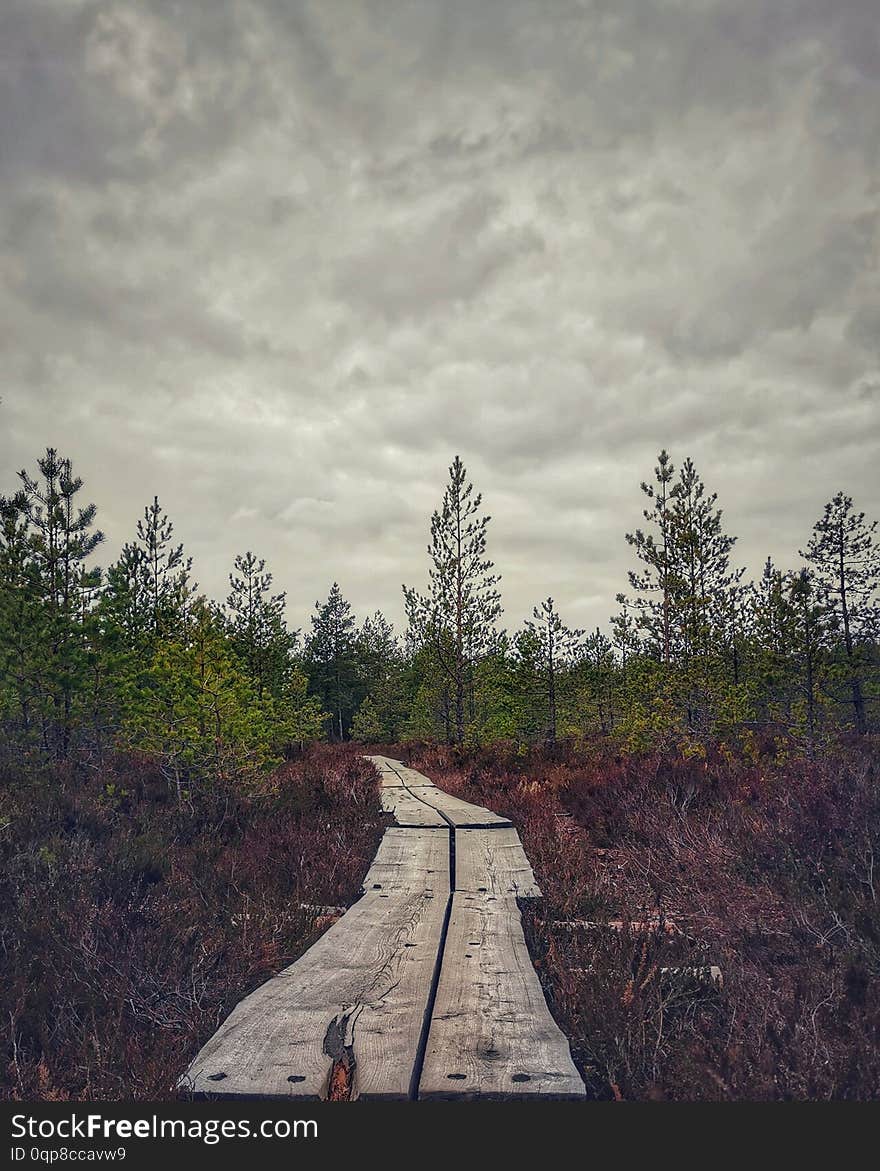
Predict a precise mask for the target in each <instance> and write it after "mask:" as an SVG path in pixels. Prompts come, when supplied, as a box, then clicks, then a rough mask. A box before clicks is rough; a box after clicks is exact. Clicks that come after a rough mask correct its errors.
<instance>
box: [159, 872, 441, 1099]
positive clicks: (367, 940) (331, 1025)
mask: <svg viewBox="0 0 880 1171" xmlns="http://www.w3.org/2000/svg"><path fill="white" fill-rule="evenodd" d="M447 901H448V899H447V897H446V896H444V895H441V894H439V893H438V894H435V893H433V892H430V891H426V890H417V891H397V892H391V893H387V892H385V891H373V890H370V891H369V892H368V893H367V894H365V895H364V897H363V898H362V899H361V900H360V901H359V902H357V903H355V904H354V906H353V907H351V908H350V909H349V911H348V912H347V913H346V914H345V915H344V916H343V917H342V918H341V919H340V920H339V921H338V922H337V923H336V924H334V926H333V927H331V928H330V929H329V931H327V932H326V934H325V935H323V936H322V937H321V938H320V939H319V940H318V942H317V943H316V944H314V946H313V947H311V948H310V949H309V950H308V951H307V952H306V953H305V955H303V956H302V957H301V958H300V959H299V960H297V961H296V963H295V964H292V965H291V966H290V967H289V968H286V969H285V970H284V971H283V972H281V973H280V974H279V975H278V976H275V977H274V979H272V980H269V981H267V983H265V984H263V985H262V986H261V987H260V988H258V989H257V990H256V992H253V993H252V994H251V995H250V996H248V997H246V998H245V999H244V1000H243V1001H241V1003H240V1004H239V1005H238V1006H237V1007H236V1008H235V1009H234V1010H233V1011H232V1013H231V1014H230V1016H229V1017H228V1018H227V1019H226V1021H225V1022H224V1024H223V1025H222V1026H221V1028H220V1029H219V1030H218V1032H216V1033H215V1034H214V1036H213V1037H212V1038H211V1039H210V1040H209V1041H208V1042H207V1044H206V1045H205V1046H204V1048H203V1049H202V1050H201V1052H200V1053H199V1054H198V1055H197V1057H196V1058H195V1060H194V1061H193V1062H192V1064H191V1066H190V1067H189V1069H188V1071H187V1073H186V1074H185V1075H184V1078H183V1079H181V1083H180V1085H181V1088H184V1089H188V1090H190V1091H191V1092H195V1093H199V1094H210V1095H212V1096H214V1095H216V1096H234V1095H247V1096H251V1097H266V1098H274V1097H285V1098H286V1097H298V1098H323V1097H326V1096H327V1092H328V1084H329V1080H330V1075H331V1070H332V1068H333V1065H334V1060H337V1061H338V1060H346V1061H347V1060H348V1059H349V1058H350V1057H353V1059H354V1062H355V1064H354V1070H353V1089H352V1095H351V1096H352V1097H360V1098H376V1099H381V1098H406V1097H407V1096H408V1095H409V1093H410V1088H411V1086H410V1083H411V1080H412V1078H413V1070H414V1066H415V1061H416V1054H417V1052H418V1047H419V1037H420V1034H421V1030H422V1026H423V1022H424V1018H425V1013H426V1009H427V1003H428V998H429V993H430V989H431V984H432V978H433V973H434V968H435V963H436V958H437V953H438V950H439V946H440V939H441V931H442V925H443V919H444V914H445V911H446V905H447Z"/></svg>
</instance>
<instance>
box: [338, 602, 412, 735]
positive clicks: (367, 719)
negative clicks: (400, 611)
mask: <svg viewBox="0 0 880 1171" xmlns="http://www.w3.org/2000/svg"><path fill="white" fill-rule="evenodd" d="M355 652H356V655H357V661H358V673H359V676H360V682H361V685H362V687H363V689H364V692H365V695H364V698H363V699H362V700H361V702H360V706H359V707H358V710H357V712H356V714H355V717H354V720H353V722H352V735H353V736H354V737H355V739H357V740H362V741H365V742H367V741H373V742H375V743H391V742H393V741H395V740H396V739H397V738H398V736H399V734H400V730H401V728H402V726H403V723H404V720H405V719H406V717H407V714H408V712H409V707H410V694H409V686H408V681H407V677H406V674H407V673H406V663H405V660H404V655H403V651H402V649H401V647H400V643H399V642H398V639H397V638H396V637H395V634H394V628H393V627H392V625H391V623H390V622H389V621H388V620H387V619H386V618H385V616H384V614H382V613H381V612H380V611H378V610H377V611H376V613H375V614H374V615H373V616H372V617H370V618H366V619H364V623H363V625H362V626H361V629H360V631H359V632H358V635H357V638H356V640H355Z"/></svg>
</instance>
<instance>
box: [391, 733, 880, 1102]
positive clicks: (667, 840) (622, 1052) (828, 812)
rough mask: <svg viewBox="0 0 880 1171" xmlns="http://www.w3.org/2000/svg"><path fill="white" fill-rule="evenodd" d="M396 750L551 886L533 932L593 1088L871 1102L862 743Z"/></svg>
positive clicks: (875, 803)
mask: <svg viewBox="0 0 880 1171" xmlns="http://www.w3.org/2000/svg"><path fill="white" fill-rule="evenodd" d="M400 751H403V750H398V753H399V752H400ZM408 761H409V762H410V763H411V764H412V765H413V766H414V767H416V768H419V769H421V770H423V771H424V772H426V773H428V774H429V775H430V776H431V777H432V778H433V779H434V780H435V781H436V782H437V783H438V784H440V785H442V786H443V787H444V788H446V789H449V790H450V791H451V792H454V793H456V794H457V795H459V796H462V797H464V798H465V799H467V800H469V801H473V802H476V803H478V804H483V805H487V806H489V807H490V808H492V809H494V810H497V811H498V812H499V813H503V814H506V815H508V816H509V817H511V818H512V819H513V820H514V822H515V823H516V825H517V826H518V828H519V830H520V833H521V835H522V838H523V843H524V845H525V848H526V852H527V853H528V855H529V858H530V860H531V862H532V865H533V867H534V869H535V872H536V876H537V878H538V881H539V883H540V885H541V887H542V889H543V891H544V896H545V897H544V898H543V899H542V900H540V901H538V902H535V903H524V904H523V912H524V920H525V925H526V934H527V938H528V939H529V944H530V947H531V950H532V955H533V959H534V961H535V964H536V966H537V968H538V971H539V973H540V975H541V978H542V981H543V983H544V985H545V989H546V991H547V994H548V998H549V1001H550V1004H551V1007H552V1009H553V1012H554V1014H555V1016H556V1018H557V1020H558V1021H559V1023H560V1025H561V1027H562V1028H563V1030H564V1031H565V1032H566V1033H567V1035H568V1036H569V1038H570V1039H571V1042H572V1050H573V1053H574V1056H575V1060H576V1061H577V1063H578V1064H579V1066H580V1068H581V1070H582V1072H583V1074H584V1077H585V1080H586V1082H587V1085H588V1088H589V1091H590V1093H591V1094H592V1095H593V1096H594V1097H597V1098H630V1099H631V1098H659V1099H666V1098H669V1099H829V1098H850V1099H853V1098H858V1099H867V1098H876V1097H877V1096H878V1094H880V992H878V976H880V907H878V902H877V896H878V875H877V872H876V860H877V859H878V858H880V785H878V781H880V768H878V762H877V756H876V747H874V748H872V746H871V745H870V744H867V745H865V744H863V745H861V746H858V747H852V748H850V749H841V750H840V751H839V752H838V753H837V754H836V755H835V756H834V757H833V758H829V759H827V760H824V761H819V762H813V763H810V762H805V761H802V760H798V761H784V760H781V759H775V758H774V756H773V755H772V754H768V755H766V756H764V757H762V758H761V759H760V761H759V763H757V764H753V763H748V764H747V763H741V764H739V763H735V762H734V763H732V762H730V761H729V760H728V759H723V758H721V757H720V756H719V757H717V758H715V757H713V755H712V753H709V755H708V758H707V759H706V760H695V761H688V760H685V759H682V758H673V757H668V756H662V755H658V754H652V755H645V756H640V757H639V756H626V757H622V756H619V755H615V754H613V753H612V752H609V751H604V750H599V751H597V752H596V754H595V755H583V754H581V755H575V754H573V753H571V754H567V753H565V752H564V751H562V750H558V751H557V752H555V753H553V754H550V755H548V754H541V753H539V752H535V753H533V754H532V755H531V756H528V757H523V756H522V755H520V754H517V753H515V752H513V751H511V752H509V753H506V752H505V751H504V750H503V749H495V750H493V751H492V752H488V751H479V750H477V751H470V752H468V751H460V750H454V749H449V748H437V747H433V746H431V747H427V746H425V747H420V748H412V749H411V750H409V752H408ZM713 965H715V966H718V967H719V968H720V969H721V977H722V980H721V982H720V983H719V982H718V981H717V980H715V979H713V978H711V977H707V976H706V974H705V973H703V974H702V976H701V974H700V973H699V972H696V973H695V972H693V971H690V970H688V969H695V968H696V969H705V968H709V967H711V966H713ZM669 969H672V971H670V970H669Z"/></svg>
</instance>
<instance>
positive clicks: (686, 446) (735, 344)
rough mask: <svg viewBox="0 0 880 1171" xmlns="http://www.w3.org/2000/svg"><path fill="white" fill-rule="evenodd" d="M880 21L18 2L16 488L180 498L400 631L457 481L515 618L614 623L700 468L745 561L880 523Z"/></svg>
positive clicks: (205, 521) (779, 0) (5, 432)
mask: <svg viewBox="0 0 880 1171" xmlns="http://www.w3.org/2000/svg"><path fill="white" fill-rule="evenodd" d="M878 145H880V21H878V20H877V18H876V4H875V0H838V2H837V3H835V4H831V3H828V2H827V0H738V2H737V3H732V2H730V0H653V2H648V0H617V2H616V3H614V4H610V3H608V4H606V3H599V2H598V0H596V2H589V0H583V2H576V0H532V2H525V0H480V3H479V4H475V3H473V2H472V0H443V2H441V0H411V2H408V3H403V2H401V3H391V2H388V0H382V2H379V0H375V2H373V3H370V2H367V0H359V2H353V0H351V2H349V0H321V2H319V0H313V2H311V3H306V2H293V0H238V2H235V3H233V2H231V0H186V2H183V0H180V2H172V0H140V2H139V3H137V4H135V3H131V2H129V0H115V2H114V0H81V2H80V0H63V2H62V0H8V2H7V3H6V4H5V5H3V8H2V12H0V208H2V212H0V215H2V221H0V267H2V282H0V339H2V345H3V352H4V369H5V372H6V378H5V386H4V389H3V391H2V399H3V401H2V405H0V413H2V419H3V424H4V426H3V429H2V433H0V444H2V451H3V455H4V460H5V466H6V469H7V471H6V475H5V479H6V481H7V482H6V483H5V484H4V485H2V486H0V490H3V491H8V490H10V488H11V487H12V486H13V482H14V469H15V468H17V467H19V466H22V465H23V464H26V463H28V464H29V463H31V462H32V461H33V459H34V458H35V457H36V455H37V454H38V452H39V450H40V449H41V447H43V446H45V445H46V444H47V443H54V444H56V445H58V446H60V447H62V448H63V449H64V450H66V451H68V452H69V453H70V454H71V455H73V456H74V458H75V459H76V461H77V463H78V465H79V468H80V470H81V472H82V473H83V474H84V475H85V476H86V479H87V482H88V486H89V489H90V491H91V494H92V495H93V497H94V498H95V499H96V500H97V502H98V504H99V506H100V509H101V521H102V526H103V527H104V528H105V529H106V530H107V532H108V535H109V538H110V541H109V546H110V549H111V550H113V549H115V548H117V547H118V545H119V543H120V542H121V541H122V540H124V539H125V538H126V537H127V536H128V535H129V534H130V532H131V530H132V528H133V525H134V522H135V520H136V518H137V515H138V514H139V512H140V511H141V509H142V507H143V503H144V502H145V501H146V500H147V499H148V498H149V497H151V496H152V494H153V492H154V491H158V492H159V493H160V495H161V497H162V499H163V502H164V503H165V505H166V507H167V508H168V510H169V512H171V514H172V515H173V516H174V517H175V519H176V522H177V527H178V532H179V536H180V537H181V539H183V540H185V541H186V543H187V544H188V546H189V547H190V548H191V551H192V552H193V553H194V555H195V557H196V560H197V563H198V567H199V578H200V581H201V582H202V584H203V585H204V586H205V588H207V589H209V590H211V591H212V592H214V593H215V594H217V595H221V594H222V593H223V592H224V581H225V575H226V572H227V571H228V565H229V563H230V562H231V559H232V557H233V555H234V553H235V552H237V551H239V550H241V549H244V548H248V547H249V548H253V549H255V550H257V551H258V552H259V553H260V554H261V555H263V556H266V557H267V559H268V560H269V562H270V564H271V566H272V567H273V568H274V570H275V572H276V577H277V579H278V582H279V584H280V585H283V586H285V587H287V589H288V591H289V594H290V599H291V610H292V616H293V617H294V618H295V620H296V621H298V622H302V621H304V620H305V619H306V615H307V612H308V609H309V607H310V606H311V604H312V602H313V601H314V599H315V598H316V597H318V596H319V595H320V594H323V593H326V589H327V587H328V585H329V583H330V581H331V580H332V579H333V578H338V579H339V580H340V582H341V584H342V586H343V589H344V590H346V591H347V593H348V594H349V595H350V596H351V598H352V600H353V601H354V602H355V603H356V605H357V607H358V609H359V610H360V611H361V612H362V613H363V612H366V611H368V610H371V609H374V608H376V607H377V606H382V607H384V608H386V609H387V610H388V611H389V612H390V613H391V614H392V615H393V616H395V617H398V618H399V616H400V613H401V606H400V595H399V585H400V582H401V580H406V581H418V580H421V579H422V578H423V577H424V572H425V565H424V546H425V543H426V540H427V519H428V515H429V513H430V511H431V509H432V508H433V507H434V506H435V505H436V504H437V502H438V500H439V496H440V493H441V491H442V487H443V480H444V477H445V474H446V467H447V464H448V463H449V461H450V459H451V457H452V455H453V454H454V453H455V452H456V451H459V452H461V454H462V456H463V457H464V459H465V461H466V463H467V464H468V466H469V468H470V470H471V472H472V474H473V476H474V478H475V479H476V481H477V485H478V487H479V488H480V489H481V490H482V491H483V493H484V497H485V504H486V507H487V509H488V510H489V511H490V512H492V513H493V516H494V518H495V519H494V520H493V524H492V533H493V536H492V552H493V555H494V556H495V559H496V561H497V563H498V567H499V569H500V570H501V571H502V573H503V574H504V582H503V586H504V592H505V601H506V604H507V609H508V619H509V621H510V622H512V623H515V622H518V621H519V620H520V618H521V617H522V616H523V615H525V614H526V613H527V612H528V610H529V609H530V608H531V605H532V604H533V603H534V602H535V601H536V600H537V599H538V598H539V597H542V596H546V595H547V594H548V593H553V594H554V596H555V597H556V598H557V600H558V601H559V603H560V605H562V606H563V607H564V608H565V609H566V611H567V612H568V613H569V614H570V616H571V619H572V621H575V622H577V623H578V624H580V625H594V624H595V623H596V622H602V621H604V619H605V617H606V615H607V613H608V611H609V610H610V608H611V607H612V605H613V598H614V594H615V593H616V592H617V590H618V589H620V588H622V587H624V585H625V582H626V569H627V566H628V564H629V561H628V550H627V546H626V543H625V541H624V539H623V534H624V532H625V531H626V530H627V529H629V528H632V527H633V526H634V525H636V524H637V523H638V522H639V518H640V509H641V501H640V498H639V496H640V494H639V490H638V484H639V481H640V480H641V479H643V478H645V477H647V476H649V475H650V469H651V467H652V466H653V464H654V461H655V457H656V452H657V450H658V449H659V447H660V446H661V445H666V446H668V447H669V448H670V449H671V450H672V452H673V455H674V457H675V458H676V459H677V460H678V461H679V462H680V460H681V459H682V458H683V457H684V456H685V455H687V454H690V455H692V456H693V457H694V459H695V460H696V462H697V464H698V467H700V468H701V469H702V470H703V472H704V474H705V476H706V478H707V480H708V481H709V484H710V487H711V488H712V489H713V490H717V491H718V492H719V497H720V500H721V503H722V504H723V505H724V506H725V508H726V512H727V515H728V519H729V524H730V527H731V529H732V530H733V531H734V532H736V533H738V534H739V535H740V538H741V539H740V542H739V544H738V546H737V553H738V555H739V557H740V559H741V561H742V562H744V563H746V564H748V565H749V567H750V568H751V569H752V570H756V569H757V568H758V567H759V565H760V562H761V560H762V559H763V557H764V556H765V555H766V553H768V552H771V551H773V552H775V553H778V555H779V557H780V559H781V560H782V561H783V562H786V561H791V560H792V559H793V558H795V557H796V555H797V549H798V547H799V546H802V545H803V543H804V540H805V537H806V533H807V531H808V529H809V526H810V524H811V523H812V521H813V519H815V517H816V516H817V515H818V513H819V512H820V510H821V507H822V504H823V502H824V500H825V499H827V498H828V497H830V495H831V494H832V493H833V492H834V491H836V490H837V489H838V488H844V489H845V490H847V491H849V492H851V493H852V494H854V495H855V496H856V498H857V500H858V502H859V505H860V507H863V508H865V509H866V510H867V511H868V512H869V513H872V514H873V515H876V514H877V513H878V512H880V483H878V477H877V475H876V438H877V433H878V421H880V419H878V416H880V393H878V390H877V388H878V386H880V342H878V337H880V280H878V263H877V262H878V245H880V220H878V209H880V198H878V197H880V156H878Z"/></svg>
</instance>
